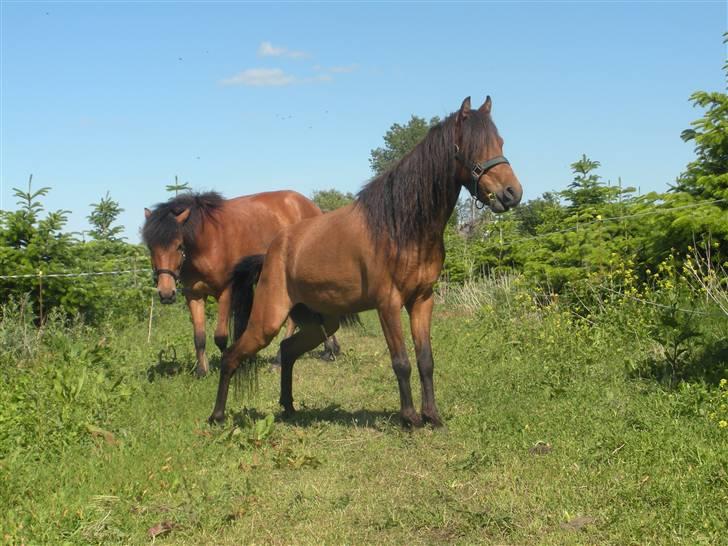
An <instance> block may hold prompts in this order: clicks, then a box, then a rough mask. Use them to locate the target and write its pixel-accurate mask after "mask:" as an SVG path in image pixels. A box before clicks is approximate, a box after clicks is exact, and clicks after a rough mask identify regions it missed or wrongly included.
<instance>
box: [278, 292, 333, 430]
mask: <svg viewBox="0 0 728 546" xmlns="http://www.w3.org/2000/svg"><path fill="white" fill-rule="evenodd" d="M291 317H292V318H293V319H294V320H295V321H296V324H298V327H299V330H298V332H296V333H295V334H294V335H292V336H291V337H288V338H286V339H284V340H283V341H282V342H281V352H280V354H281V397H280V404H281V406H283V414H284V415H285V416H290V415H292V414H293V413H294V412H295V409H294V407H293V365H294V364H295V363H296V360H297V359H298V358H299V357H300V356H301V355H303V354H304V353H306V352H308V351H311V350H313V349H315V348H316V347H318V346H319V345H320V344H321V342H323V341H324V340H325V339H326V337H327V336H330V335H332V334H333V333H334V332H335V331H336V330H337V329H338V327H339V321H338V319H337V318H336V317H331V316H324V317H322V316H320V315H317V314H316V313H313V312H312V311H311V310H310V309H308V308H307V307H305V306H304V305H300V304H299V305H297V306H295V307H294V308H293V309H292V310H291Z"/></svg>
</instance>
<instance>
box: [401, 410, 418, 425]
mask: <svg viewBox="0 0 728 546" xmlns="http://www.w3.org/2000/svg"><path fill="white" fill-rule="evenodd" d="M422 425H423V423H422V418H421V417H420V416H419V415H418V414H417V412H412V413H408V414H406V415H402V426H404V428H408V429H412V428H420V427H421V426H422Z"/></svg>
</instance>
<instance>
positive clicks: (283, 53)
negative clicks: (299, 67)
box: [258, 42, 308, 59]
mask: <svg viewBox="0 0 728 546" xmlns="http://www.w3.org/2000/svg"><path fill="white" fill-rule="evenodd" d="M258 57H288V58H290V59H303V58H305V57H308V53H306V52H305V51H293V50H291V49H288V48H286V47H276V46H274V45H273V44H272V43H270V42H261V43H260V45H259V46H258Z"/></svg>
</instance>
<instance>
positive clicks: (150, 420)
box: [0, 287, 728, 544]
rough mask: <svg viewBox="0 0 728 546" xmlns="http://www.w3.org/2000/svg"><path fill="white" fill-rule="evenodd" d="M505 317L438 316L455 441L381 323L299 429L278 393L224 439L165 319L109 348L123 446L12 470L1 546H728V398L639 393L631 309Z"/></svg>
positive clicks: (509, 307) (443, 312)
mask: <svg viewBox="0 0 728 546" xmlns="http://www.w3.org/2000/svg"><path fill="white" fill-rule="evenodd" d="M498 289H499V290H501V291H502V292H503V294H505V292H506V291H507V287H499V288H498ZM469 290H471V292H472V288H470V289H469ZM501 296H502V297H501ZM501 296H498V297H490V296H488V297H487V298H483V299H481V300H478V299H477V296H475V295H472V294H471V296H468V297H467V302H471V303H472V302H476V301H477V302H478V305H477V306H475V303H472V305H471V303H469V304H468V306H470V307H472V309H470V310H467V308H465V309H464V308H463V307H462V306H459V307H457V308H456V307H452V306H450V305H448V304H447V303H442V304H440V305H439V306H438V307H437V308H436V310H435V322H434V325H433V346H434V355H435V362H436V372H435V373H436V378H435V387H436V392H437V396H438V403H439V406H440V410H441V412H442V414H443V417H444V418H445V420H446V422H447V429H446V430H432V429H429V428H425V429H422V430H417V431H414V432H407V431H404V430H402V429H401V428H400V427H399V421H398V416H397V411H398V408H399V400H398V394H397V386H396V381H395V379H394V375H393V373H392V371H391V368H390V362H389V357H388V352H387V350H386V345H385V342H384V339H383V337H382V336H381V334H380V333H379V326H378V321H377V318H376V315H375V314H373V313H367V314H365V315H364V317H363V318H364V326H363V327H362V328H356V329H353V330H345V331H341V332H340V333H339V337H340V342H341V346H342V350H343V352H342V354H341V355H340V356H339V357H338V359H337V361H336V362H333V363H330V362H323V361H320V360H317V359H316V358H315V355H314V354H311V355H309V356H307V357H306V358H304V359H302V360H301V361H300V362H298V363H297V364H296V368H295V370H294V399H295V401H296V406H297V408H298V410H299V411H298V415H297V416H296V417H295V418H293V419H291V420H289V421H282V420H280V417H279V407H278V404H277V399H278V380H279V376H278V375H277V374H276V373H275V372H267V371H263V372H262V373H261V374H260V378H259V385H260V390H259V392H258V394H257V395H256V396H254V397H252V398H245V399H244V398H241V397H240V396H235V395H231V399H230V403H229V406H228V409H229V411H228V420H227V422H226V424H225V426H223V427H215V428H211V427H210V426H208V425H207V423H206V418H207V416H208V415H209V413H210V411H211V410H212V405H213V401H214V395H215V389H216V386H217V377H216V373H213V374H212V375H211V376H210V377H208V378H206V379H203V380H196V379H194V377H193V376H192V375H191V374H190V373H188V371H191V369H192V368H193V366H194V362H193V358H194V356H193V351H192V347H191V345H192V341H191V335H190V330H191V328H190V326H189V320H188V318H187V317H186V316H185V314H184V310H183V309H181V308H164V309H162V310H161V311H160V313H159V315H158V316H157V318H156V319H155V322H154V325H153V326H154V327H153V330H152V338H151V342H150V343H149V344H147V342H146V335H147V331H146V328H147V325H146V324H142V323H140V324H135V325H130V326H128V327H126V328H123V329H115V330H109V331H106V332H105V333H104V334H103V335H104V336H106V343H108V344H109V345H110V346H111V351H112V354H113V355H114V356H113V358H115V359H118V362H117V364H118V366H119V367H120V369H123V370H125V373H126V374H127V375H126V376H125V377H126V379H125V380H124V382H123V384H124V385H129V388H130V392H131V394H130V395H129V397H125V398H123V399H119V400H117V399H114V400H113V403H114V404H118V408H117V409H116V411H114V412H112V413H110V414H109V416H108V418H107V419H106V421H103V422H98V423H96V424H97V425H99V426H100V428H102V429H103V430H104V431H106V432H108V433H110V435H111V436H104V435H103V434H92V432H89V433H88V434H87V435H86V436H81V437H79V439H78V440H77V441H74V442H73V443H69V444H67V445H63V446H62V447H61V448H58V449H57V450H56V451H53V452H50V451H48V452H47V453H46V452H44V450H43V448H42V445H40V446H39V445H36V446H35V447H36V449H35V450H33V453H34V454H35V455H33V456H32V457H30V458H28V457H25V456H24V455H23V453H26V452H27V451H25V452H24V451H22V450H20V451H19V450H13V451H12V454H11V455H10V456H8V457H6V458H5V459H4V460H2V461H1V462H0V473H1V474H2V483H3V486H4V487H3V490H2V492H0V518H1V519H0V521H1V522H2V535H1V536H3V538H4V540H5V541H6V542H9V543H28V544H31V543H33V544H35V543H62V542H64V541H67V542H69V543H123V544H129V543H135V544H138V543H147V542H149V541H151V540H152V535H155V538H154V540H155V541H167V542H169V543H171V544H213V543H214V544H241V543H242V544H247V543H271V544H290V543H296V544H302V543H303V544H320V543H330V544H341V543H355V544H362V543H391V544H442V543H451V542H453V543H462V544H472V543H488V544H565V543H566V544H629V543H632V544H645V543H663V544H674V543H684V544H697V543H705V544H717V543H720V542H721V541H723V540H724V538H721V537H724V536H725V535H726V533H728V529H726V521H728V518H727V517H726V516H727V515H728V514H727V512H726V506H727V505H728V493H726V491H728V472H727V465H728V450H727V449H726V445H727V443H726V440H727V439H728V437H727V436H726V434H725V430H724V429H720V428H719V427H718V425H717V423H716V421H715V420H713V419H711V418H710V416H709V414H708V413H709V411H710V408H711V407H712V406H711V404H712V403H713V401H714V400H717V399H718V398H716V397H719V396H720V390H719V387H717V386H713V385H706V384H702V383H700V382H696V383H686V384H684V385H683V386H682V387H680V388H678V389H673V390H665V389H662V388H660V387H659V386H658V384H657V383H656V382H654V381H651V380H649V379H639V378H636V377H635V376H634V374H632V373H630V370H632V369H633V367H634V364H635V362H639V361H640V359H642V358H645V357H646V356H647V355H648V354H649V350H650V343H649V340H647V339H644V338H642V337H641V335H640V331H639V322H635V321H632V320H627V319H626V318H625V317H626V316H627V315H626V314H627V313H629V312H630V311H629V310H628V309H623V310H621V311H620V313H622V315H620V314H617V313H615V315H614V316H609V315H608V314H605V316H603V317H599V318H593V319H592V322H591V323H589V322H586V321H581V320H579V319H578V318H577V317H574V316H573V315H571V314H570V313H569V312H568V311H565V310H560V309H558V307H555V306H551V307H549V308H546V309H538V308H536V307H534V306H533V305H532V304H529V303H519V301H521V300H520V299H519V296H518V294H511V295H510V296H508V299H507V300H506V299H504V298H505V296H503V295H502V294H501ZM446 301H447V300H446ZM473 306H475V307H473ZM476 309H478V310H477V312H475V310H476ZM73 339H74V341H73V344H75V345H74V346H76V345H79V346H80V345H84V344H87V345H89V346H94V345H95V344H97V343H98V339H92V338H89V337H88V336H86V337H85V338H84V339H79V338H73ZM208 347H214V345H213V344H212V343H211V342H210V343H209V344H208ZM275 350H276V347H275V346H271V347H269V348H268V349H266V351H265V352H264V355H263V356H264V357H266V356H272V355H273V354H274V352H275ZM39 354H49V353H47V352H46V353H42V352H41V353H39ZM210 354H211V355H215V354H216V353H215V350H214V349H212V350H211V351H210ZM105 358H106V357H105ZM108 358H112V357H108ZM218 361H219V359H218V358H217V356H215V357H214V358H213V359H212V362H213V365H215V364H216V363H217V362H218ZM413 364H414V363H413ZM23 365H25V366H42V365H43V362H35V363H34V361H33V362H30V361H29V362H26V363H24V364H23ZM416 375H417V374H416V373H414V374H413V383H414V387H415V390H416V391H418V388H417V380H416ZM83 388H87V387H83ZM110 403H111V402H110ZM269 415H273V416H275V421H274V423H273V424H272V425H271V424H270V421H266V418H267V416H269ZM268 419H269V418H268ZM39 430H43V429H39ZM39 441H40V442H41V443H42V439H41V440H39ZM54 445H55V444H54ZM54 449H56V448H54Z"/></svg>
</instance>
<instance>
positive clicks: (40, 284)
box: [31, 175, 43, 324]
mask: <svg viewBox="0 0 728 546" xmlns="http://www.w3.org/2000/svg"><path fill="white" fill-rule="evenodd" d="M31 176H32V175H31ZM38 320H39V324H43V271H42V270H40V269H39V270H38Z"/></svg>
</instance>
